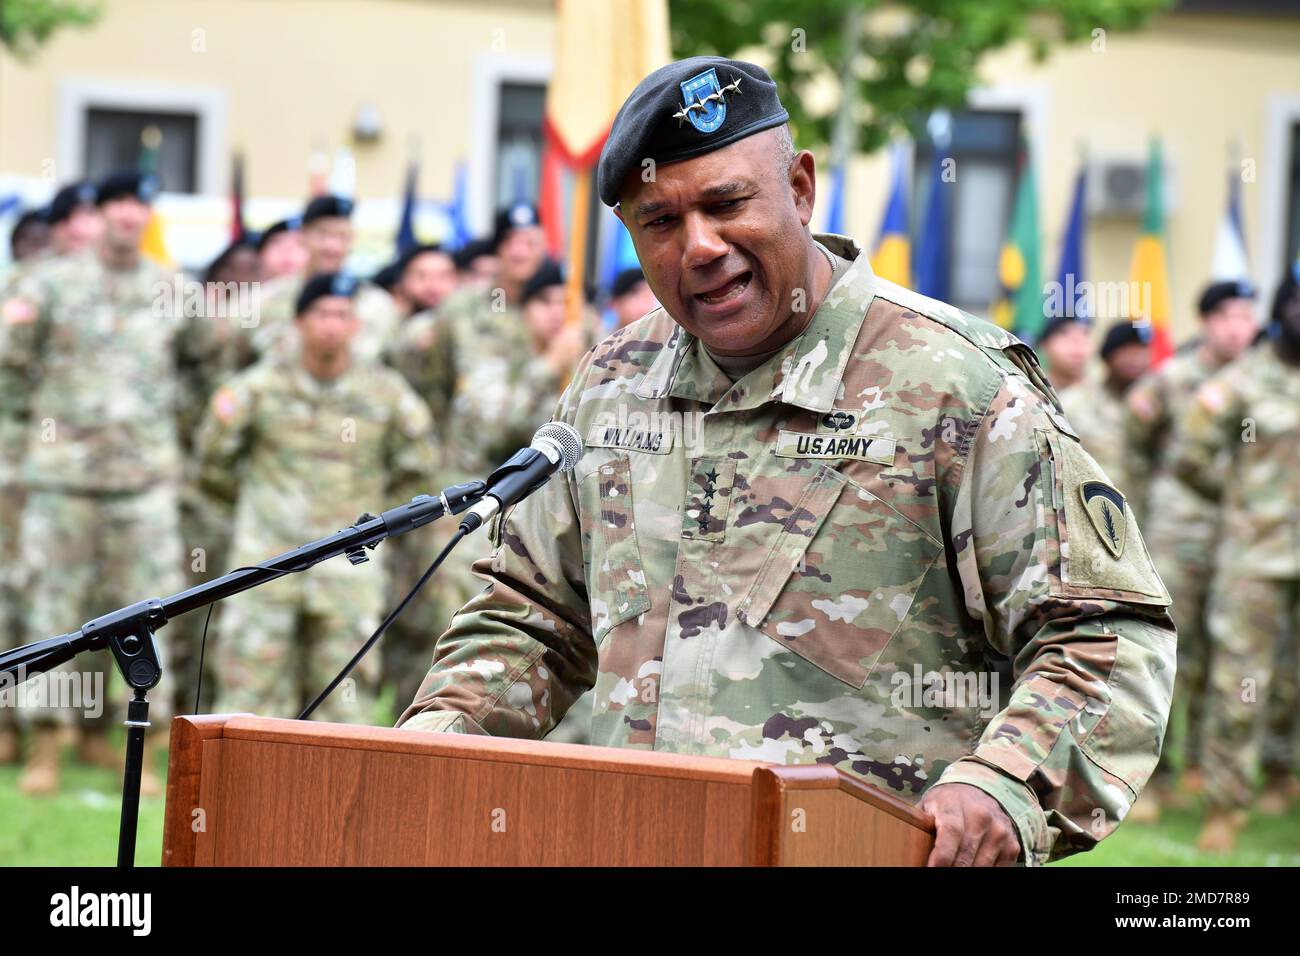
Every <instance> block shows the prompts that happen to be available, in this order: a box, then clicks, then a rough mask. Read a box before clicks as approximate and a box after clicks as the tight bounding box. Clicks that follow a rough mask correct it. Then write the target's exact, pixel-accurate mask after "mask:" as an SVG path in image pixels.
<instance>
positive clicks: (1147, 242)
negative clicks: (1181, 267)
mask: <svg viewBox="0 0 1300 956" xmlns="http://www.w3.org/2000/svg"><path fill="white" fill-rule="evenodd" d="M1163 197H1164V163H1163V161H1162V160H1161V156H1160V141H1159V140H1155V139H1153V140H1152V141H1151V155H1150V158H1149V160H1148V161H1147V198H1146V211H1145V212H1144V213H1143V216H1142V231H1141V233H1140V234H1139V235H1138V240H1137V245H1136V246H1134V247H1133V264H1132V266H1131V267H1130V269H1129V282H1130V283H1131V284H1132V287H1133V289H1134V291H1135V292H1136V293H1137V303H1135V307H1134V309H1133V312H1134V314H1133V315H1132V316H1129V318H1132V319H1133V320H1134V321H1138V320H1139V319H1142V320H1145V321H1147V322H1150V323H1151V367H1152V368H1156V367H1157V366H1159V365H1160V363H1161V362H1163V361H1164V360H1165V359H1167V358H1168V357H1169V356H1170V355H1172V354H1173V351H1174V347H1173V339H1172V337H1171V334H1170V330H1169V264H1168V262H1167V260H1166V256H1165V235H1164V233H1165V222H1164V220H1165V215H1164V198H1163ZM1137 306H1141V308H1140V309H1139V308H1138V307H1137Z"/></svg>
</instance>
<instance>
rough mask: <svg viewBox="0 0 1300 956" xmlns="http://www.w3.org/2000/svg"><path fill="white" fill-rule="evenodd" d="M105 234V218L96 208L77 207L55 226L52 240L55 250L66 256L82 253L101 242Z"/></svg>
mask: <svg viewBox="0 0 1300 956" xmlns="http://www.w3.org/2000/svg"><path fill="white" fill-rule="evenodd" d="M103 234H104V217H103V216H101V215H100V214H99V209H97V208H96V207H95V206H77V207H76V208H75V209H73V210H72V214H71V215H69V216H68V218H67V219H64V220H63V221H62V222H60V223H58V224H57V225H56V226H54V228H53V230H52V231H51V239H53V241H54V248H55V249H56V250H57V251H58V252H60V253H62V254H64V255H66V254H67V253H70V252H80V251H81V250H82V249H87V248H89V247H90V246H93V245H94V244H95V243H97V242H99V237H100V236H102V235H103Z"/></svg>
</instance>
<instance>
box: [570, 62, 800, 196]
mask: <svg viewBox="0 0 1300 956" xmlns="http://www.w3.org/2000/svg"><path fill="white" fill-rule="evenodd" d="M789 119H790V114H789V113H787V112H786V111H785V107H783V106H782V105H781V100H780V98H779V97H778V96H777V95H776V84H775V83H774V82H773V81H772V78H771V77H770V76H768V74H767V71H766V70H764V69H763V68H762V67H761V66H755V65H754V64H753V63H746V62H744V61H743V60H728V59H725V58H723V57H720V56H695V57H691V58H690V59H689V60H679V61H677V62H676V63H669V64H668V65H667V66H664V67H660V68H659V69H657V70H655V71H654V72H653V73H651V74H650V75H649V76H647V77H646V78H645V79H644V80H642V81H641V82H640V83H638V84H637V86H636V89H634V90H633V91H632V95H631V96H629V97H628V98H627V101H626V102H624V103H623V106H622V108H620V109H619V111H618V115H617V116H615V117H614V125H613V126H612V127H611V128H610V131H609V137H608V139H606V140H605V148H604V149H602V150H601V152H600V166H599V168H598V171H597V174H596V181H597V189H598V191H599V193H600V199H601V201H602V202H603V203H604V204H605V205H606V206H613V205H616V204H617V203H618V191H619V187H620V186H622V185H623V178H624V177H625V176H627V174H628V173H630V172H632V171H633V170H639V169H640V168H641V164H642V162H643V161H644V160H646V159H653V160H654V161H655V162H656V163H673V162H677V161H678V160H682V159H691V158H692V157H694V156H702V155H704V154H705V153H709V152H712V151H713V150H715V149H721V148H722V147H723V146H728V145H730V144H731V143H734V142H736V140H738V139H744V138H745V137H746V136H752V135H753V134H754V133H759V132H762V131H763V130H765V129H771V128H772V127H774V126H780V125H781V124H782V123H785V122H786V121H787V120H789Z"/></svg>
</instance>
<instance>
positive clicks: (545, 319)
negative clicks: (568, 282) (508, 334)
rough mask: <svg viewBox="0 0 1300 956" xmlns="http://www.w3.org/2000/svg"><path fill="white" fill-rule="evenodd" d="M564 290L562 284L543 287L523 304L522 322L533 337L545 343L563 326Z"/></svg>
mask: <svg viewBox="0 0 1300 956" xmlns="http://www.w3.org/2000/svg"><path fill="white" fill-rule="evenodd" d="M564 303H565V290H564V286H562V285H553V286H549V287H547V288H545V289H543V290H542V291H541V292H539V293H537V294H536V295H534V296H533V297H532V298H531V299H529V300H528V301H527V302H526V303H525V304H524V324H525V325H527V326H528V331H529V332H531V333H532V335H533V338H534V339H535V340H536V341H538V342H540V343H542V344H543V345H545V344H546V343H547V342H549V341H550V340H551V339H553V338H555V336H557V335H559V334H560V330H561V329H563V328H564V313H565V308H564Z"/></svg>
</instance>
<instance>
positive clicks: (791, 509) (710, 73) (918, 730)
mask: <svg viewBox="0 0 1300 956" xmlns="http://www.w3.org/2000/svg"><path fill="white" fill-rule="evenodd" d="M787 118H788V116H787V113H786V111H785V110H784V109H783V108H782V106H781V102H780V100H779V98H778V96H777V90H776V85H775V84H774V83H773V81H772V80H771V78H770V77H769V76H768V75H767V73H766V72H764V71H763V70H762V69H760V68H759V67H757V66H754V65H752V64H749V63H743V62H737V61H733V60H726V59H720V58H716V57H704V58H695V59H690V60H684V61H681V62H677V63H673V64H670V65H668V66H666V67H664V68H662V69H660V70H658V71H656V72H655V73H653V74H651V75H650V76H648V77H646V78H645V79H644V80H643V81H642V82H641V83H640V85H638V86H637V88H636V89H635V90H634V91H633V92H632V94H631V96H630V97H629V98H628V100H627V102H626V103H625V104H624V105H623V107H622V109H621V110H620V111H619V113H618V116H617V117H616V119H615V121H614V124H613V127H612V129H611V132H610V135H609V139H608V141H607V143H606V145H605V149H604V152H603V154H602V156H601V159H600V166H599V170H598V186H599V192H600V198H601V199H602V200H603V201H604V202H605V203H606V204H607V205H610V206H613V207H614V209H615V211H616V212H617V214H618V216H619V217H620V219H622V221H623V222H624V223H625V224H626V225H627V227H628V229H629V231H630V232H631V235H632V239H633V241H634V243H635V246H636V250H637V254H638V256H639V258H640V261H641V265H642V268H643V269H644V271H645V276H646V281H647V282H648V283H649V285H650V288H651V289H652V291H653V292H654V294H655V297H656V299H657V300H658V301H659V302H660V303H662V307H661V308H658V309H656V310H654V311H653V312H651V313H649V314H648V315H646V316H645V317H644V318H642V319H640V320H639V321H636V322H633V323H632V324H631V325H629V326H627V327H626V328H623V329H620V330H619V331H617V332H615V333H614V334H613V335H612V336H610V337H609V338H607V339H606V340H605V341H604V342H602V343H601V344H599V345H598V346H596V348H594V349H593V350H592V351H590V352H588V353H587V355H586V356H585V357H584V358H583V359H582V361H581V362H580V363H579V364H578V366H577V368H576V369H575V370H574V373H573V377H572V380H571V382H570V384H569V386H568V389H567V390H566V392H565V394H564V396H563V397H562V398H561V400H560V403H559V406H558V408H557V411H556V418H557V419H558V420H563V421H565V422H567V423H569V424H570V425H572V426H573V427H575V428H576V429H577V430H578V432H579V433H580V434H581V435H582V436H583V438H584V439H585V442H586V447H587V453H586V455H585V457H584V458H583V459H582V460H581V461H580V462H579V464H578V466H577V467H576V468H575V469H574V470H573V471H570V472H569V473H567V474H566V475H564V476H562V477H557V478H556V479H555V480H553V481H551V482H549V483H548V484H547V485H546V486H545V487H544V488H542V489H541V490H540V491H539V492H538V493H537V494H535V495H533V496H532V497H531V498H529V499H527V500H525V501H523V502H521V503H520V504H519V505H517V506H516V507H514V508H513V509H510V510H508V511H507V512H506V513H505V515H504V518H503V519H500V520H496V521H494V523H493V525H492V527H491V529H490V533H491V535H492V538H493V541H494V544H495V551H494V553H493V556H492V557H491V558H490V559H484V560H483V561H480V562H479V563H478V564H477V565H476V571H477V572H478V574H479V575H480V576H481V577H483V578H484V579H485V580H486V581H487V582H489V584H490V587H488V588H487V589H486V590H485V591H483V592H482V593H481V594H479V595H478V596H477V597H475V598H474V599H473V600H472V601H470V603H469V604H467V605H466V606H465V607H464V608H463V609H462V610H461V611H460V612H459V613H458V614H457V615H456V616H455V617H454V618H453V619H452V621H451V623H450V625H449V627H448V630H447V631H446V632H445V633H444V634H442V636H441V637H440V638H439V639H438V641H437V644H436V646H435V647H434V649H433V662H432V667H431V669H430V671H429V673H428V675H427V676H426V677H425V680H424V683H423V685H422V686H421V688H420V691H419V694H418V695H417V697H416V699H415V701H414V702H413V703H412V704H411V706H410V707H409V708H408V709H407V710H406V712H405V713H404V714H403V715H402V718H401V720H400V722H399V724H400V726H403V727H406V728H409V729H412V730H435V731H452V732H462V733H476V734H493V735H498V736H510V737H533V738H539V737H542V736H544V735H545V734H546V733H548V732H549V731H550V730H551V729H552V728H553V727H554V726H555V725H556V723H557V722H558V721H559V720H560V718H561V717H563V716H564V713H565V711H566V710H567V709H568V708H569V706H570V705H571V704H572V703H573V701H574V700H576V699H577V698H578V697H579V696H580V695H581V694H582V693H583V692H584V691H586V690H587V689H588V688H592V687H594V691H595V692H594V713H593V717H592V725H591V741H592V743H594V744H598V745H604V746H613V747H628V748H637V749H644V750H659V751H669V752H674V753H681V754H699V755H710V756H720V757H731V758H741V759H751V760H765V761H771V762H776V763H787V764H812V763H820V764H827V765H831V766H834V767H837V768H839V769H841V770H843V771H845V772H848V773H851V774H853V775H856V776H857V777H859V778H861V779H862V780H864V781H865V782H867V783H868V784H871V785H873V786H875V787H878V788H880V789H882V790H885V791H887V792H890V793H893V794H895V795H897V796H899V797H901V798H902V799H904V800H906V801H908V802H910V803H913V804H919V805H920V807H921V808H922V809H924V810H927V811H929V812H930V813H932V814H933V815H934V817H935V822H936V827H937V833H936V843H935V848H934V851H933V853H932V855H931V858H930V862H931V863H932V864H954V863H955V864H972V863H973V864H977V865H989V864H998V863H1000V864H1010V863H1015V862H1022V863H1027V864H1040V863H1044V862H1047V861H1048V860H1051V859H1055V858H1058V857H1061V856H1064V855H1067V854H1069V853H1072V852H1076V851H1079V850H1086V849H1089V848H1091V847H1092V846H1094V845H1095V844H1096V843H1097V841H1098V840H1100V839H1102V838H1103V837H1105V836H1106V835H1107V834H1109V833H1110V832H1112V831H1113V830H1114V829H1115V827H1116V826H1117V824H1118V823H1119V821H1120V820H1122V819H1123V817H1124V815H1125V813H1127V811H1128V809H1129V807H1130V806H1131V805H1132V803H1133V801H1134V799H1135V798H1136V797H1137V795H1138V793H1139V792H1140V791H1141V789H1142V787H1143V785H1144V784H1145V783H1146V780H1147V778H1148V777H1149V776H1150V774H1151V771H1152V769H1153V768H1154V766H1155V764H1156V760H1157V757H1158V756H1159V753H1160V745H1161V740H1162V738H1163V735H1164V728H1165V723H1166V719H1167V716H1168V711H1169V700H1170V693H1171V688H1172V684H1173V677H1174V657H1175V643H1176V636H1175V632H1174V627H1173V625H1172V623H1171V622H1170V618H1169V615H1168V606H1169V597H1168V595H1167V593H1166V591H1165V588H1164V586H1163V585H1162V584H1161V581H1160V578H1159V576H1158V575H1157V574H1156V573H1155V571H1154V570H1153V569H1152V565H1151V561H1150V558H1149V556H1148V554H1147V550H1146V547H1145V546H1144V544H1143V542H1142V537H1141V534H1140V533H1139V531H1138V528H1137V525H1136V522H1135V520H1134V518H1133V515H1132V513H1131V510H1130V509H1129V508H1128V507H1126V505H1125V500H1124V496H1123V495H1122V494H1120V493H1119V491H1118V490H1116V488H1115V487H1114V485H1113V484H1112V483H1111V481H1110V480H1109V479H1108V478H1107V476H1106V475H1105V473H1104V472H1103V471H1102V469H1101V468H1100V467H1099V466H1098V465H1097V464H1096V462H1095V461H1093V459H1092V458H1091V457H1090V456H1089V455H1088V453H1087V452H1086V451H1085V450H1084V449H1083V448H1082V447H1081V445H1080V444H1079V441H1078V439H1077V437H1076V436H1075V434H1074V431H1073V429H1072V428H1071V426H1070V423H1069V421H1068V420H1067V419H1066V417H1065V415H1064V414H1063V413H1062V412H1061V410H1060V406H1059V403H1058V401H1057V398H1056V395H1055V393H1054V391H1053V390H1052V387H1051V385H1050V384H1048V382H1047V381H1046V379H1045V378H1044V377H1043V375H1042V374H1041V372H1040V371H1039V369H1038V366H1037V363H1036V360H1035V358H1034V356H1033V353H1032V352H1031V351H1030V350H1029V349H1028V348H1027V347H1026V346H1024V345H1022V344H1021V343H1020V342H1019V341H1018V340H1017V339H1015V338H1014V337H1013V336H1012V335H1010V334H1009V333H1007V332H1005V331H1003V330H1002V329H999V328H997V327H995V326H993V325H991V324H989V323H987V322H984V321H981V320H979V319H976V318H974V317H972V316H969V315H966V314H964V313H962V312H960V311H959V310H957V309H955V308H953V307H951V306H948V305H945V304H943V303H941V302H936V301H933V300H931V299H927V298H925V297H923V296H920V295H918V294H916V293H915V292H912V291H909V290H907V289H904V288H901V287H899V286H896V285H894V284H892V283H890V282H886V281H884V280H882V279H881V278H879V277H877V276H876V275H874V274H873V273H872V271H871V268H870V266H869V265H868V261H867V256H866V255H864V254H863V253H862V252H861V251H860V249H859V247H858V246H857V245H856V244H855V243H854V242H852V241H850V240H848V239H844V238H841V237H837V236H814V235H813V234H812V233H811V232H810V230H809V228H808V223H809V221H810V220H811V218H812V214H813V204H814V199H815V192H816V179H815V168H814V162H813V157H812V155H811V154H810V153H808V152H806V151H804V152H799V153H796V152H795V151H794V148H793V145H792V143H791V140H790V134H789V131H788V128H787V126H786V121H787Z"/></svg>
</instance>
